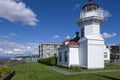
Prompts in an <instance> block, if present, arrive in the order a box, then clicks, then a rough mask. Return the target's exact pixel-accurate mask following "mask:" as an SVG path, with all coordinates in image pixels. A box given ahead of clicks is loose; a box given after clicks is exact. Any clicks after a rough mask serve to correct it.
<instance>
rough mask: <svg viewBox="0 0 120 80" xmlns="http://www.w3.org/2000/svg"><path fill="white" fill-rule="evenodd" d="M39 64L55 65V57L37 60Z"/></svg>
mask: <svg viewBox="0 0 120 80" xmlns="http://www.w3.org/2000/svg"><path fill="white" fill-rule="evenodd" d="M38 62H39V63H42V64H46V65H51V66H54V65H57V58H56V57H49V58H44V59H38Z"/></svg>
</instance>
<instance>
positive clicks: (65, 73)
mask: <svg viewBox="0 0 120 80" xmlns="http://www.w3.org/2000/svg"><path fill="white" fill-rule="evenodd" d="M48 68H49V69H51V70H54V71H56V72H58V73H61V74H64V75H74V74H88V73H92V74H97V73H98V72H99V73H100V72H120V70H104V71H103V70H101V71H90V72H68V71H64V70H61V69H59V68H55V67H52V66H48Z"/></svg>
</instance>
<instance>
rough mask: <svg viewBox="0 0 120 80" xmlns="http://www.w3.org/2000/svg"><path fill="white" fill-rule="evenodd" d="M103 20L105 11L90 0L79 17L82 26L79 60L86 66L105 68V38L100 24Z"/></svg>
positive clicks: (81, 64)
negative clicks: (101, 32) (101, 33)
mask: <svg viewBox="0 0 120 80" xmlns="http://www.w3.org/2000/svg"><path fill="white" fill-rule="evenodd" d="M103 22H104V15H103V11H100V10H99V5H98V4H95V3H93V2H92V0H89V2H88V3H87V4H86V5H84V6H83V8H82V12H81V13H80V17H79V19H78V25H79V26H80V28H81V32H80V33H81V39H80V41H79V43H80V48H79V52H80V53H79V57H80V60H79V61H80V66H82V67H84V68H87V69H93V68H104V39H103V38H102V37H101V35H100V25H101V24H102V23H103Z"/></svg>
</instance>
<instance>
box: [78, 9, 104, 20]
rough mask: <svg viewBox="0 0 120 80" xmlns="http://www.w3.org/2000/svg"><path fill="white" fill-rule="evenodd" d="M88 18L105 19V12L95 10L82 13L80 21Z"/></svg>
mask: <svg viewBox="0 0 120 80" xmlns="http://www.w3.org/2000/svg"><path fill="white" fill-rule="evenodd" d="M88 17H98V18H104V13H103V11H98V10H93V11H90V12H81V14H80V19H83V18H88Z"/></svg>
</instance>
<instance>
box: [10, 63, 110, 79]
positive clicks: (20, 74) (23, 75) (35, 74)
mask: <svg viewBox="0 0 120 80" xmlns="http://www.w3.org/2000/svg"><path fill="white" fill-rule="evenodd" d="M10 68H11V69H14V70H15V71H16V75H15V76H14V77H13V78H12V80H108V79H106V78H103V77H100V76H96V75H93V74H80V75H69V76H66V75H62V74H59V73H57V72H54V71H52V70H50V69H48V68H47V67H46V66H45V65H42V64H39V63H32V62H30V63H26V64H21V65H16V66H12V67H10Z"/></svg>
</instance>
